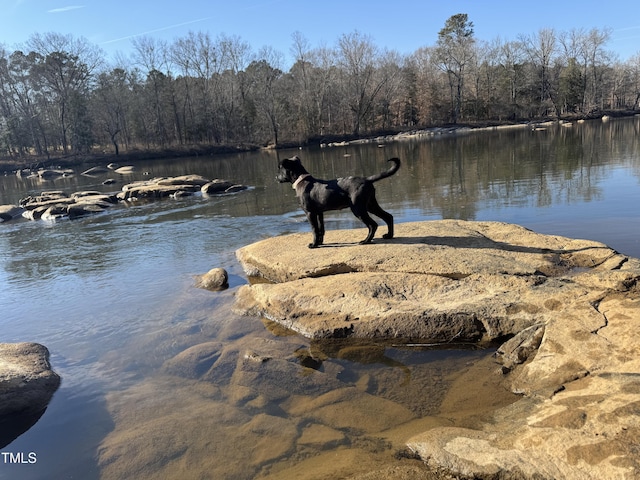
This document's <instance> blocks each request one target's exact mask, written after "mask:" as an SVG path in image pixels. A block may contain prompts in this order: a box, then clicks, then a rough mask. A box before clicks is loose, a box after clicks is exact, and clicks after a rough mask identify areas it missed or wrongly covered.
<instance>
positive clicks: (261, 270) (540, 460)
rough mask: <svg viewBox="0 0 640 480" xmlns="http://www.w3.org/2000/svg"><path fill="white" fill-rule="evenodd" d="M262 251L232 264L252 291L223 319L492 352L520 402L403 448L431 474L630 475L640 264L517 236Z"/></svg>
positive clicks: (488, 228)
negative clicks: (241, 316)
mask: <svg viewBox="0 0 640 480" xmlns="http://www.w3.org/2000/svg"><path fill="white" fill-rule="evenodd" d="M362 236H363V233H362V230H340V231H331V232H327V235H326V238H325V240H326V242H327V243H326V245H325V246H324V247H323V248H318V249H311V250H310V249H308V248H307V244H308V237H309V234H294V235H287V236H283V237H277V238H271V239H267V240H264V241H261V242H258V243H255V244H253V245H249V246H247V247H244V248H242V249H240V250H239V251H238V252H237V257H238V259H239V261H240V262H241V264H242V265H243V268H244V269H245V272H246V273H247V275H248V276H249V277H250V278H252V279H254V282H252V283H253V284H252V285H247V286H244V287H241V289H240V290H239V292H238V295H237V302H236V309H237V310H239V311H242V312H245V313H248V314H252V315H262V316H265V317H267V318H269V319H271V320H274V321H276V322H278V323H280V324H282V325H284V326H286V327H288V328H290V329H292V330H295V331H297V332H299V333H301V334H303V335H305V336H307V337H310V338H337V337H342V338H345V337H346V338H375V339H407V340H409V339H411V340H416V339H422V340H424V341H429V342H443V343H445V342H452V341H461V340H464V341H475V342H489V341H495V340H501V341H504V340H505V339H508V338H511V339H510V340H509V341H507V342H505V343H503V344H502V346H500V347H499V348H498V351H497V353H496V357H497V358H496V359H497V361H498V362H500V363H501V364H502V365H501V367H500V368H496V373H495V374H496V375H504V380H505V382H506V383H507V384H508V385H509V386H510V388H511V390H512V391H513V392H516V393H519V394H522V396H523V398H522V400H520V401H518V402H516V403H515V404H514V405H512V406H510V407H508V408H506V409H503V410H500V411H498V412H497V413H496V415H495V418H494V421H492V422H489V423H487V424H486V425H484V426H483V427H482V428H480V429H476V430H470V429H462V428H451V427H438V428H434V429H431V430H428V431H426V432H425V433H424V434H421V435H418V436H416V437H414V438H412V439H410V440H409V441H408V445H409V447H410V448H411V449H412V450H413V451H414V452H416V453H417V454H418V455H419V456H420V457H421V458H423V460H424V461H426V462H427V463H429V464H430V465H432V466H434V467H436V468H440V469H441V468H445V469H447V470H449V471H451V472H452V473H454V474H456V475H468V476H470V477H477V478H543V479H546V478H549V479H551V478H553V479H560V478H576V479H578V478H579V479H581V478H585V479H587V478H638V477H639V476H640V454H639V453H638V449H637V445H638V444H640V415H639V414H640V407H639V405H640V380H639V378H640V360H638V359H637V351H638V347H639V346H640V334H639V333H638V332H639V328H638V327H640V300H639V297H640V295H639V293H640V287H639V286H638V279H639V278H640V260H638V259H635V258H630V257H628V256H625V255H622V254H620V253H618V252H616V251H614V250H612V249H611V248H609V247H607V246H606V245H603V244H601V243H598V242H593V241H588V240H575V239H570V238H565V237H558V236H549V235H541V234H538V233H535V232H532V231H530V230H527V229H525V228H522V227H520V226H517V225H510V224H505V223H496V222H466V221H456V220H443V221H433V222H419V223H406V224H400V225H397V227H396V238H395V239H392V240H380V239H376V240H375V242H374V244H372V245H358V244H357V242H358V241H359V240H360V239H361V238H362Z"/></svg>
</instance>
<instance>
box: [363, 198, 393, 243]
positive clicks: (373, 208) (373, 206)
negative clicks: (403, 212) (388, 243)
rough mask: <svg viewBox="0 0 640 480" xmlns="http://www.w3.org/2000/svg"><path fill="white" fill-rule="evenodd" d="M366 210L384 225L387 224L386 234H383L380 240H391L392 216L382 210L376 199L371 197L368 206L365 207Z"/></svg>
mask: <svg viewBox="0 0 640 480" xmlns="http://www.w3.org/2000/svg"><path fill="white" fill-rule="evenodd" d="M367 210H369V213H372V214H374V215H375V216H376V217H379V218H381V219H382V220H384V223H386V224H387V233H385V234H384V235H383V236H382V238H393V215H391V214H390V213H389V212H387V211H385V210H383V209H382V207H381V206H380V204H379V203H378V201H377V200H376V197H371V199H370V200H369V205H367Z"/></svg>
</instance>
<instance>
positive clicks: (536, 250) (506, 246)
mask: <svg viewBox="0 0 640 480" xmlns="http://www.w3.org/2000/svg"><path fill="white" fill-rule="evenodd" d="M386 244H394V245H425V246H441V247H451V248H469V249H491V250H504V251H507V252H517V253H530V254H541V255H549V254H552V255H553V254H555V255H560V254H567V253H577V252H582V251H586V250H591V249H593V248H606V249H608V247H604V246H603V247H583V248H578V249H573V250H562V249H552V248H540V247H529V246H526V245H514V244H511V243H506V242H500V241H495V240H491V239H490V238H486V237H475V238H470V237H437V236H425V237H394V238H389V239H386V238H376V239H375V240H373V241H372V242H371V243H370V244H361V243H358V242H355V243H350V242H331V243H323V244H322V245H319V246H318V247H317V248H345V247H360V246H364V247H371V246H375V245H386Z"/></svg>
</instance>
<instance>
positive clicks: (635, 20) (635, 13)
mask: <svg viewBox="0 0 640 480" xmlns="http://www.w3.org/2000/svg"><path fill="white" fill-rule="evenodd" d="M0 12H1V13H0V19H1V22H0V25H2V26H1V27H0V44H4V45H5V47H8V48H9V49H10V50H13V49H15V48H16V47H19V46H20V44H22V43H23V42H25V41H26V40H27V39H28V38H29V36H30V35H31V34H32V33H34V32H39V33H45V32H57V33H62V34H72V35H74V36H75V37H85V38H87V39H88V40H89V41H91V42H93V43H95V44H97V45H98V46H100V47H101V48H102V49H103V50H104V51H105V52H106V54H107V57H108V58H112V57H113V55H115V54H116V52H121V53H123V54H125V55H128V54H129V53H130V52H131V49H132V47H131V40H132V39H133V38H135V37H136V36H142V35H148V36H151V37H154V38H158V39H164V40H167V41H169V42H170V41H173V40H174V39H176V38H179V37H182V36H185V35H186V34H187V33H188V32H189V31H194V32H197V31H203V32H209V33H210V34H211V35H212V36H213V37H214V38H215V37H216V36H217V35H218V34H221V33H224V34H226V35H237V36H239V37H240V38H241V39H242V40H244V41H246V42H248V43H249V44H250V45H251V47H252V48H253V50H254V51H257V50H259V49H260V48H261V47H263V46H270V47H273V48H274V49H276V50H278V51H280V52H282V53H283V54H284V55H285V58H286V59H287V63H289V61H290V48H291V45H292V43H293V41H292V34H293V33H294V32H295V31H299V32H301V33H302V34H303V36H304V37H305V38H306V39H307V40H308V41H309V43H310V45H311V46H312V47H319V46H333V45H335V44H336V42H337V40H338V38H339V37H340V36H341V35H342V34H346V33H351V32H353V31H355V30H358V31H359V32H360V33H363V34H366V35H370V36H371V38H372V39H373V41H374V43H375V44H376V45H377V46H378V47H381V48H388V49H390V50H397V51H398V52H400V53H402V54H407V53H411V52H414V51H415V50H417V49H418V48H420V47H423V46H430V45H434V44H435V41H436V39H437V36H438V31H439V30H440V29H441V28H442V27H443V26H444V23H445V21H446V20H447V19H448V18H449V17H450V16H452V15H455V14H457V13H466V14H468V15H469V20H471V21H472V22H473V24H474V30H475V36H476V38H478V39H481V40H492V39H494V38H496V37H500V38H502V39H504V40H515V39H517V37H518V35H519V34H525V35H530V34H535V33H536V32H538V31H539V30H540V29H542V28H555V29H556V30H558V31H569V30H571V29H573V28H584V29H587V30H588V29H591V28H594V27H596V28H600V29H604V28H611V29H612V39H611V41H610V43H609V44H608V46H607V47H608V49H609V50H612V51H614V52H616V53H617V54H618V55H619V58H620V59H621V60H623V61H624V60H628V59H629V58H630V57H631V56H632V55H634V54H636V53H640V0H608V1H603V0H582V1H576V0H555V1H549V0H535V1H528V2H527V1H518V0H516V1H514V0H439V1H434V0H422V1H412V0H407V1H403V0H396V1H393V0H391V1H389V0H385V1H379V0H369V1H347V0H342V1H337V0H323V1H321V2H320V1H317V2H311V1H303V0H248V1H246V0H223V1H219V0H173V1H167V0H101V1H98V0H0Z"/></svg>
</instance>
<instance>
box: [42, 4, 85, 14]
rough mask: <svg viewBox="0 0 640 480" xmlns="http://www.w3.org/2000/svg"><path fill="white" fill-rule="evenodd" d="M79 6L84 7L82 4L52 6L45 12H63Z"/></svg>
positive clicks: (76, 8)
mask: <svg viewBox="0 0 640 480" xmlns="http://www.w3.org/2000/svg"><path fill="white" fill-rule="evenodd" d="M79 8H84V5H69V6H68V7H61V8H53V9H51V10H47V13H63V12H69V11H71V10H78V9H79Z"/></svg>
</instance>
